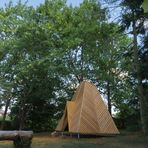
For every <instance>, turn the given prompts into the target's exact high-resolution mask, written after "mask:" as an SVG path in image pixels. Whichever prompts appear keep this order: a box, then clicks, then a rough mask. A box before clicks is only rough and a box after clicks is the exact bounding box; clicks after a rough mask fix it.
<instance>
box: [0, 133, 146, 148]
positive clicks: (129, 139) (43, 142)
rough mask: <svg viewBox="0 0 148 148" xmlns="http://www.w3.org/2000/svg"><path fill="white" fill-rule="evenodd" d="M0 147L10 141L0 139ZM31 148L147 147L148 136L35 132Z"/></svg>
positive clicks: (11, 146)
mask: <svg viewBox="0 0 148 148" xmlns="http://www.w3.org/2000/svg"><path fill="white" fill-rule="evenodd" d="M0 148H13V144H12V142H8V141H0ZM32 148H148V136H143V135H141V134H131V133H130V134H128V133H127V134H121V135H119V136H115V137H98V138H80V139H76V138H70V137H51V136H50V135H49V134H37V135H35V136H34V138H33V141H32Z"/></svg>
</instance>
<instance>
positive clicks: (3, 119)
mask: <svg viewBox="0 0 148 148" xmlns="http://www.w3.org/2000/svg"><path fill="white" fill-rule="evenodd" d="M10 101H11V98H9V99H8V100H7V101H6V105H5V111H4V114H3V118H2V124H1V129H2V130H3V129H4V127H5V120H6V116H7V111H8V107H9V105H10Z"/></svg>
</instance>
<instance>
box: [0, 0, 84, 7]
mask: <svg viewBox="0 0 148 148" xmlns="http://www.w3.org/2000/svg"><path fill="white" fill-rule="evenodd" d="M9 1H10V0H0V7H4V6H5V4H7V3H8V2H9ZM11 1H12V2H13V3H14V4H15V3H16V2H17V1H18V0H11ZM25 1H26V0H22V2H25ZM82 1H83V0H67V4H68V5H70V4H72V5H73V6H79V4H80V3H81V2H82ZM43 2H44V0H28V5H31V6H34V7H36V6H38V5H40V4H41V3H43Z"/></svg>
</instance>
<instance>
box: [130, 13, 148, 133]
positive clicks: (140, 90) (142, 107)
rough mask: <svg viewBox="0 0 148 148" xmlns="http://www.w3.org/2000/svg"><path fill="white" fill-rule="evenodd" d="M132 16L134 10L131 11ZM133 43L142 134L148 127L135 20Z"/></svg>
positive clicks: (134, 22)
mask: <svg viewBox="0 0 148 148" xmlns="http://www.w3.org/2000/svg"><path fill="white" fill-rule="evenodd" d="M133 16H134V12H133ZM132 27H133V43H134V49H133V50H134V69H135V72H136V75H137V80H138V94H139V102H140V117H141V125H142V131H143V133H144V134H146V133H148V131H147V130H148V128H147V126H148V125H147V124H146V116H145V115H146V113H145V96H144V91H143V85H142V73H141V67H140V61H139V55H138V42H137V31H136V21H135V19H134V20H133V24H132Z"/></svg>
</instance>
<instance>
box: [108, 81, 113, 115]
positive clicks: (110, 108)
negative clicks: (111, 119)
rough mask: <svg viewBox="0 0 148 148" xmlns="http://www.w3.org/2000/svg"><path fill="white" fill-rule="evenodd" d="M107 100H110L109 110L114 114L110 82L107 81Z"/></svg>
mask: <svg viewBox="0 0 148 148" xmlns="http://www.w3.org/2000/svg"><path fill="white" fill-rule="evenodd" d="M107 102H108V111H109V113H110V114H111V115H112V106H111V99H110V84H109V81H107Z"/></svg>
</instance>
